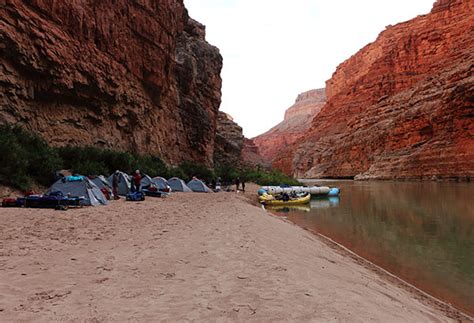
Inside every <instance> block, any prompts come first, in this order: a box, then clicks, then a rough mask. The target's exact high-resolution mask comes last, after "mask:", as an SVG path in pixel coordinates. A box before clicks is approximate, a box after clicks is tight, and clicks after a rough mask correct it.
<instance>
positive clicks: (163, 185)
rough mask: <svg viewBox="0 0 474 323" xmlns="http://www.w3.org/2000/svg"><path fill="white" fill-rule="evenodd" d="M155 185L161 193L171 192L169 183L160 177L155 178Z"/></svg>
mask: <svg viewBox="0 0 474 323" xmlns="http://www.w3.org/2000/svg"><path fill="white" fill-rule="evenodd" d="M153 184H155V186H156V187H157V188H158V189H159V190H160V191H165V192H167V191H169V190H170V185H169V184H168V181H167V180H166V179H165V178H163V177H160V176H157V177H153Z"/></svg>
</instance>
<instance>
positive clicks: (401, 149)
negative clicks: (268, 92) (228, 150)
mask: <svg viewBox="0 0 474 323" xmlns="http://www.w3.org/2000/svg"><path fill="white" fill-rule="evenodd" d="M473 67H474V2H473V1H470V0H438V1H436V3H435V4H434V6H433V9H432V10H431V12H430V13H429V14H426V15H423V16H418V17H416V18H414V19H412V20H410V21H407V22H404V23H400V24H397V25H395V26H389V27H387V29H386V30H385V31H383V32H382V33H381V34H380V35H379V37H378V38H377V40H376V41H375V42H373V43H371V44H369V45H367V46H365V47H364V48H362V49H361V50H360V51H359V52H357V53H356V54H355V55H353V56H352V57H351V58H349V59H348V60H346V61H345V62H343V63H342V64H340V65H339V66H338V68H337V70H336V72H335V73H334V74H333V76H332V78H331V79H330V80H328V81H327V82H326V90H325V93H326V96H327V102H326V103H324V104H323V107H322V108H321V107H319V106H318V104H317V103H313V104H312V105H311V103H310V106H311V107H312V109H314V110H313V112H314V117H313V118H312V121H311V122H310V124H309V125H307V124H306V123H305V122H303V121H302V120H300V121H298V120H297V119H295V122H293V121H290V120H289V119H290V118H289V116H288V114H290V115H291V112H292V111H293V109H294V107H292V108H290V109H289V110H288V111H287V115H286V116H285V120H284V121H283V122H282V123H281V124H279V125H278V126H276V127H275V128H273V129H271V130H270V131H268V132H267V133H265V134H263V135H260V136H258V137H256V138H254V139H253V142H254V143H255V145H256V146H257V149H258V151H259V153H260V154H261V155H262V156H263V157H264V158H265V159H266V160H267V162H269V163H271V164H272V165H273V166H274V167H276V168H278V169H280V170H282V171H284V172H286V173H287V174H290V175H293V176H295V177H302V178H355V179H461V180H470V179H472V178H473V177H474V73H473V70H474V69H473ZM308 93H312V92H308ZM295 105H296V106H297V105H298V100H297V102H296V104H295ZM302 129H305V130H303V131H300V130H302Z"/></svg>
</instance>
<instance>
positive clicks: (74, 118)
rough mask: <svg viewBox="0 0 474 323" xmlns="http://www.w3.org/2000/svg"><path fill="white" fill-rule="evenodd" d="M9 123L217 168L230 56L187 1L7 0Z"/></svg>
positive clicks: (4, 75)
mask: <svg viewBox="0 0 474 323" xmlns="http://www.w3.org/2000/svg"><path fill="white" fill-rule="evenodd" d="M4 3H5V4H4V5H1V6H0V88H1V92H0V102H1V109H0V122H2V123H3V122H9V123H20V124H22V125H24V126H25V127H26V128H28V129H30V130H33V131H35V132H37V133H39V134H40V135H41V136H42V137H43V138H45V139H46V140H47V141H48V142H50V143H52V144H53V145H66V144H72V145H94V146H100V147H110V148H114V149H121V150H135V151H138V152H142V153H145V152H146V153H154V154H158V155H160V156H161V157H162V158H163V159H164V160H165V161H167V162H169V163H179V162H180V161H182V160H183V159H192V160H195V161H198V162H201V163H205V164H207V165H212V162H213V151H214V140H215V132H216V120H217V112H218V108H219V105H220V96H221V92H220V88H221V78H220V70H221V67H222V58H221V56H220V54H219V51H218V49H217V48H215V47H213V46H211V45H209V44H208V43H207V42H206V41H205V39H204V37H205V36H204V35H205V29H204V26H203V25H201V24H199V23H198V22H196V21H194V20H192V19H190V18H189V17H188V14H187V11H186V9H185V8H184V5H183V1H182V0H155V1H149V0H145V1H143V0H104V1H99V2H97V1H92V2H90V1H89V2H85V1H59V0H29V1H21V0H6V2H5V1H4Z"/></svg>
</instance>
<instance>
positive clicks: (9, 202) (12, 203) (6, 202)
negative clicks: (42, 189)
mask: <svg viewBox="0 0 474 323" xmlns="http://www.w3.org/2000/svg"><path fill="white" fill-rule="evenodd" d="M19 206H21V203H19V202H18V199H14V198H4V199H3V200H2V207H19Z"/></svg>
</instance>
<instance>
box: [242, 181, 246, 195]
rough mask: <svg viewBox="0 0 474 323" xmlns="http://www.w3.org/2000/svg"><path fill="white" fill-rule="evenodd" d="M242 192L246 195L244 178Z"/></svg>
mask: <svg viewBox="0 0 474 323" xmlns="http://www.w3.org/2000/svg"><path fill="white" fill-rule="evenodd" d="M242 192H244V193H245V179H244V178H242Z"/></svg>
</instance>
